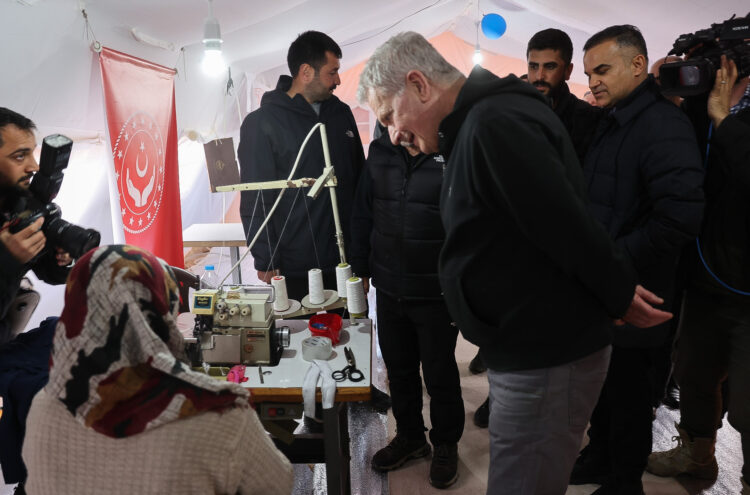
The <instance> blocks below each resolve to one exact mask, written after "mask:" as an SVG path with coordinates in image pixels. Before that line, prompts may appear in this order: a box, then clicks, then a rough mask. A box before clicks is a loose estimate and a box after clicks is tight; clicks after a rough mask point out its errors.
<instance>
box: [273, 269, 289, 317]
mask: <svg viewBox="0 0 750 495" xmlns="http://www.w3.org/2000/svg"><path fill="white" fill-rule="evenodd" d="M271 285H272V286H273V289H274V292H275V295H276V297H275V299H274V300H273V310H274V311H286V310H287V309H289V296H288V295H287V292H286V278H284V276H283V275H278V276H276V277H273V278H272V279H271Z"/></svg>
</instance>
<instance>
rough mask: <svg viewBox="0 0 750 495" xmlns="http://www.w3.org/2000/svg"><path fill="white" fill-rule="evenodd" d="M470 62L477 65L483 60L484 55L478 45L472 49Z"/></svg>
mask: <svg viewBox="0 0 750 495" xmlns="http://www.w3.org/2000/svg"><path fill="white" fill-rule="evenodd" d="M471 60H472V61H473V62H474V65H479V64H481V63H482V61H483V60H484V55H482V50H481V49H480V48H479V43H477V44H476V46H475V47H474V55H472V56H471Z"/></svg>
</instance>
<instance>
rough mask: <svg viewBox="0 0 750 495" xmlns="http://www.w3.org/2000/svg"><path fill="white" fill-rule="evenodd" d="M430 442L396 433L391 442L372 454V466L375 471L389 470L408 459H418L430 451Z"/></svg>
mask: <svg viewBox="0 0 750 495" xmlns="http://www.w3.org/2000/svg"><path fill="white" fill-rule="evenodd" d="M430 450H431V449H430V444H429V443H427V441H426V440H425V439H424V436H422V438H418V439H412V438H406V437H405V436H403V435H398V434H396V437H395V438H394V439H393V440H391V443H389V444H388V445H386V446H385V447H383V448H382V449H380V450H378V451H377V452H376V453H375V455H374V456H372V468H373V469H375V470H376V471H391V470H393V469H396V468H398V467H400V466H401V465H402V464H403V463H405V462H406V461H408V460H409V459H418V458H420V457H424V456H426V455H428V454H429V453H430Z"/></svg>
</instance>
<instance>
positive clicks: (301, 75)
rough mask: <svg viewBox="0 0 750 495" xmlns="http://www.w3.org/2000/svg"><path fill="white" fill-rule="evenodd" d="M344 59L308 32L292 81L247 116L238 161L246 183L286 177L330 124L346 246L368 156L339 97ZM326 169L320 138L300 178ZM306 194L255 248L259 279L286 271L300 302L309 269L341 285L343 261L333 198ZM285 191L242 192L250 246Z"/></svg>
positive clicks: (286, 204) (292, 197) (280, 212)
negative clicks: (320, 128) (316, 130)
mask: <svg viewBox="0 0 750 495" xmlns="http://www.w3.org/2000/svg"><path fill="white" fill-rule="evenodd" d="M340 58H341V49H340V48H339V46H338V45H337V44H336V42H335V41H333V40H332V39H331V38H330V37H328V36H327V35H325V34H323V33H319V32H317V31H308V32H305V33H303V34H301V35H300V36H299V37H298V38H297V39H296V40H295V41H294V42H293V43H292V44H291V46H290V47H289V52H288V55H287V62H288V65H289V70H290V72H291V74H292V77H289V76H281V77H280V78H279V82H278V84H277V86H276V89H275V90H274V91H271V92H268V93H266V94H265V95H263V98H262V101H261V107H260V108H259V109H257V110H255V111H254V112H252V113H250V114H249V115H248V116H247V117H246V118H245V121H244V122H243V123H242V128H241V130H240V144H239V147H238V149H237V155H238V157H239V161H240V176H241V179H242V182H260V181H270V180H280V179H286V178H287V177H288V175H289V172H290V171H291V169H292V166H293V164H294V161H295V159H296V157H297V153H298V151H299V149H300V146H301V145H302V141H303V140H304V139H305V136H307V134H308V132H309V131H310V129H312V127H313V126H314V125H315V124H317V123H318V122H322V123H323V124H325V126H326V132H327V135H328V147H329V150H330V153H331V162H332V165H333V166H334V168H335V173H336V178H337V180H338V185H337V186H336V194H337V199H338V205H339V212H340V214H341V224H342V230H343V231H344V240H345V242H344V245H345V246H346V245H347V244H348V240H349V224H350V221H349V219H350V213H351V208H352V201H353V199H354V190H355V188H356V186H357V182H358V180H359V174H360V172H361V170H362V166H363V163H364V153H363V150H362V142H361V141H360V138H359V132H358V131H357V124H356V122H355V120H354V116H353V115H352V112H351V109H350V108H349V106H348V105H346V104H344V103H342V102H341V100H339V99H338V98H336V97H335V96H333V90H334V89H335V88H336V86H338V85H339V84H340V83H341V80H340V78H339V75H338V70H339V59H340ZM324 166H325V163H324V160H323V150H322V145H321V140H320V137H319V136H318V135H317V134H316V135H314V136H312V137H311V138H310V140H309V141H308V143H307V146H306V148H305V151H304V152H303V154H302V157H301V158H300V162H299V165H298V168H297V171H296V173H295V177H293V178H295V179H296V178H302V177H313V178H316V177H319V176H320V175H321V173H322V172H323V167H324ZM306 192H307V191H306V190H304V189H296V190H294V189H292V190H289V191H287V192H286V193H285V194H284V196H283V198H282V200H281V203H280V204H279V207H278V209H277V210H276V212H275V213H274V215H273V217H272V218H271V220H270V221H269V223H268V225H267V226H266V231H265V232H262V233H261V235H260V237H259V238H258V241H257V242H256V243H255V245H254V246H253V249H252V255H253V258H254V260H255V268H256V269H257V270H258V278H260V279H261V280H262V281H264V282H267V283H268V282H270V280H271V277H272V275H273V273H274V272H275V271H279V272H280V273H281V274H282V275H284V276H285V277H286V282H287V290H288V293H289V297H291V298H293V299H297V300H300V299H302V297H303V296H304V295H305V294H307V271H308V270H309V269H311V268H320V269H321V270H323V282H324V286H325V287H335V285H336V278H335V267H336V265H337V264H338V263H339V262H340V258H339V251H338V248H337V246H336V239H335V233H336V231H335V227H334V221H333V212H332V211H331V201H330V199H329V194H328V192H327V191H324V192H323V193H322V194H321V195H320V196H319V197H318V198H317V199H316V200H315V201H313V200H311V199H310V198H308V197H307V195H306V194H305V193H306ZM278 193H279V192H278V190H271V191H265V192H263V193H256V192H249V191H246V192H243V193H242V198H241V201H240V216H241V218H242V224H243V226H244V229H245V235H246V237H247V240H248V242H249V241H250V240H251V239H252V238H253V237H254V236H255V234H256V232H257V231H258V228H259V227H260V225H261V223H263V220H264V219H265V216H266V214H267V212H268V211H269V210H270V208H271V206H272V204H273V202H274V201H275V199H276V197H277V195H278Z"/></svg>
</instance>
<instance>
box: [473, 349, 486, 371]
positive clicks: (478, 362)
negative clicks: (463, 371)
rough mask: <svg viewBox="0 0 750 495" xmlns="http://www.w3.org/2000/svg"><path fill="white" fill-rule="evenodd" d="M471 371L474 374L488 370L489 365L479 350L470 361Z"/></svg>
mask: <svg viewBox="0 0 750 495" xmlns="http://www.w3.org/2000/svg"><path fill="white" fill-rule="evenodd" d="M469 371H470V372H471V373H472V374H474V375H478V374H479V373H484V372H485V371H487V366H485V365H484V362H482V358H481V357H480V356H479V351H477V355H476V356H474V359H472V360H471V362H470V363H469Z"/></svg>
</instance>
